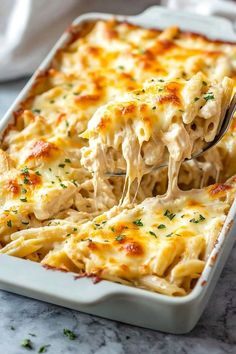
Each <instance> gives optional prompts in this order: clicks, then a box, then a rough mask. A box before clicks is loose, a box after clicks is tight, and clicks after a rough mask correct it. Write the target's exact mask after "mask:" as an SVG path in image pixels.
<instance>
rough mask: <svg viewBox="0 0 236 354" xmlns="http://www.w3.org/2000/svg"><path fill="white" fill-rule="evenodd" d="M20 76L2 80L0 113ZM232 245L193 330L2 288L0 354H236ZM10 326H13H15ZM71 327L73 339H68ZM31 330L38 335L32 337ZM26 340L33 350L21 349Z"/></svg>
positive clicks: (235, 271) (235, 262)
mask: <svg viewBox="0 0 236 354" xmlns="http://www.w3.org/2000/svg"><path fill="white" fill-rule="evenodd" d="M23 84H24V80H20V81H17V82H12V83H7V84H0V117H1V116H2V115H3V113H4V112H5V111H6V109H7V108H8V107H9V105H10V104H11V102H12V101H13V99H14V97H15V96H16V94H17V93H18V91H19V90H20V89H21V87H22V86H23ZM235 276H236V247H234V250H233V251H232V252H231V255H230V257H229V260H228V262H227V265H226V267H225V269H224V271H223V274H222V276H221V278H220V281H219V283H218V285H217V287H216V289H215V291H214V293H213V296H212V297H211V299H210V302H209V304H208V306H207V309H206V310H205V312H204V314H203V316H202V317H201V319H200V321H199V323H198V325H197V326H196V328H195V329H194V330H193V331H192V332H191V333H189V334H187V335H178V336H176V335H170V334H163V333H160V332H155V331H151V330H146V329H141V328H137V327H132V326H129V325H125V324H121V323H117V322H113V321H109V320H104V319H101V318H98V317H95V316H89V315H86V314H82V313H80V312H76V311H72V310H68V309H65V308H62V307H58V306H55V305H50V304H47V303H43V302H39V301H36V300H32V299H28V298H24V297H21V296H17V295H13V294H10V293H7V292H4V291H0V333H1V337H0V354H22V353H27V352H32V353H37V352H38V349H39V347H40V346H42V345H46V344H50V345H51V346H50V347H49V348H48V350H47V353H49V354H67V353H73V354H77V353H80V354H93V353H96V354H130V353H134V354H139V353H140V354H141V353H142V354H143V353H147V354H162V353H163V354H189V353H191V354H210V353H212V354H226V353H227V354H231V353H232V354H233V353H236V280H235ZM13 328H14V329H13ZM64 328H69V329H71V330H73V331H74V332H75V333H76V334H77V335H78V337H77V339H75V340H69V339H68V338H67V337H65V336H64V335H63V329H64ZM29 333H31V334H35V335H36V336H31V335H30V334H29ZM25 338H29V339H31V341H32V343H33V347H34V349H33V350H29V351H27V349H24V348H21V342H22V340H23V339H25Z"/></svg>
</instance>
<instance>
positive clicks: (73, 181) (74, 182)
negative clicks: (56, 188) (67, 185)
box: [71, 179, 78, 187]
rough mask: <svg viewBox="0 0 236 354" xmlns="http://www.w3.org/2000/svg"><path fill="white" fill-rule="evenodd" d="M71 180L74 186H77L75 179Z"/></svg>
mask: <svg viewBox="0 0 236 354" xmlns="http://www.w3.org/2000/svg"><path fill="white" fill-rule="evenodd" d="M71 182H72V183H73V184H74V185H75V186H76V187H78V184H77V182H76V180H74V179H72V181H71Z"/></svg>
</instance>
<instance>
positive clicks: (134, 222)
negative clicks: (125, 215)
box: [133, 219, 143, 226]
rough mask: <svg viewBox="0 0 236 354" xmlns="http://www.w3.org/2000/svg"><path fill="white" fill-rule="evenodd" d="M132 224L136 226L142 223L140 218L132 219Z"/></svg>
mask: <svg viewBox="0 0 236 354" xmlns="http://www.w3.org/2000/svg"><path fill="white" fill-rule="evenodd" d="M133 224H134V225H136V226H143V223H142V221H141V219H137V220H134V221H133Z"/></svg>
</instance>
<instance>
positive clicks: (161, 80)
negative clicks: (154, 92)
mask: <svg viewBox="0 0 236 354" xmlns="http://www.w3.org/2000/svg"><path fill="white" fill-rule="evenodd" d="M157 81H159V82H165V80H163V79H159V80H157Z"/></svg>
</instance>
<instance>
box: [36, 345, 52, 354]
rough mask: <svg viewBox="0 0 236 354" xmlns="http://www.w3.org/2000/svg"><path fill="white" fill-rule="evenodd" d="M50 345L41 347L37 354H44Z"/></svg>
mask: <svg viewBox="0 0 236 354" xmlns="http://www.w3.org/2000/svg"><path fill="white" fill-rule="evenodd" d="M50 345H51V344H46V345H43V346H42V347H40V348H39V350H38V353H46V351H47V348H48V347H50Z"/></svg>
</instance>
